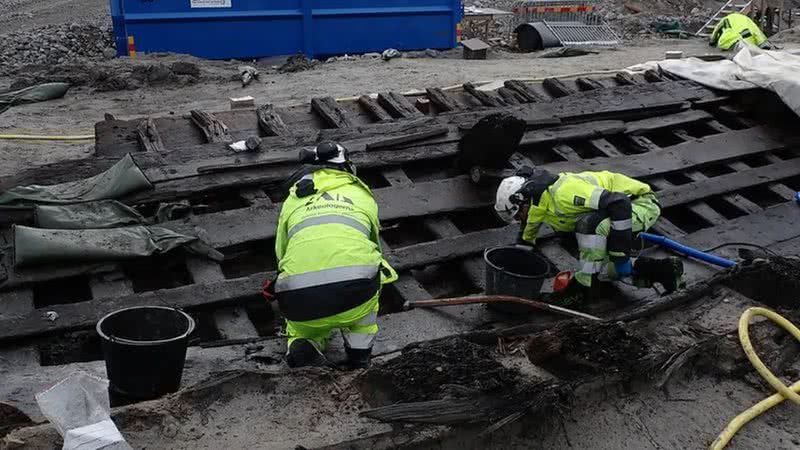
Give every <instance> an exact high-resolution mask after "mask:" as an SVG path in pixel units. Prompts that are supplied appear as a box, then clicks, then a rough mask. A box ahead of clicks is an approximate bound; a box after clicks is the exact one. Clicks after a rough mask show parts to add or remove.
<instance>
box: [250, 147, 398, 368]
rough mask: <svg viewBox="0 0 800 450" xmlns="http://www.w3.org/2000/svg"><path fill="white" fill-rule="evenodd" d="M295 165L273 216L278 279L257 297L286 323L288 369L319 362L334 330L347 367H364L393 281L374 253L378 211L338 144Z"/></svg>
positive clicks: (380, 257)
mask: <svg viewBox="0 0 800 450" xmlns="http://www.w3.org/2000/svg"><path fill="white" fill-rule="evenodd" d="M300 160H301V162H304V163H307V164H306V165H304V166H303V167H302V168H301V169H300V170H298V171H297V172H296V173H295V174H294V175H293V176H292V177H291V178H290V179H289V181H288V182H287V186H288V191H289V195H288V198H287V199H286V201H285V202H284V203H283V206H282V207H281V211H280V215H279V217H278V229H277V233H276V240H275V255H276V257H277V260H278V274H277V277H276V278H275V279H274V280H266V281H265V283H264V296H265V297H266V298H267V299H268V300H272V299H273V298H274V299H276V300H277V301H278V307H279V308H280V310H281V313H282V314H283V316H284V317H285V318H286V333H287V335H288V337H289V340H288V344H287V346H288V350H287V354H286V361H287V363H288V365H289V366H290V367H300V366H309V365H322V364H326V362H327V360H326V358H325V357H324V352H325V348H326V344H327V341H328V338H329V336H330V333H331V332H332V331H333V330H334V329H340V330H341V331H342V335H343V337H344V342H345V350H346V352H347V356H348V361H349V364H350V366H351V367H352V368H364V367H367V366H368V364H369V360H370V354H371V351H372V343H373V341H374V340H375V335H376V334H377V333H378V323H377V315H378V298H379V296H380V292H381V286H382V285H384V284H387V283H391V282H393V281H395V280H396V279H397V274H396V273H395V271H394V270H393V269H392V268H391V267H390V266H389V264H388V263H387V262H386V260H385V259H384V258H383V255H382V253H381V246H380V240H379V237H378V231H379V229H380V223H379V221H378V205H377V203H376V202H375V199H374V198H373V196H372V192H371V191H370V189H369V188H368V187H367V185H366V184H364V182H362V181H361V180H360V179H359V178H358V177H357V176H356V169H355V166H354V165H353V164H352V163H351V162H350V160H349V159H348V157H347V150H346V149H345V148H344V147H342V146H341V145H339V144H336V143H332V142H325V143H322V144H320V145H318V146H317V147H316V148H315V149H314V150H313V151H308V150H306V151H302V152H301V154H300Z"/></svg>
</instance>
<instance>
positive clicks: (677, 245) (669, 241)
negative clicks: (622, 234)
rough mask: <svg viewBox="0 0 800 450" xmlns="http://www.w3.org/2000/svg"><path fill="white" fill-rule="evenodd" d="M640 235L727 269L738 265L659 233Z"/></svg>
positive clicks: (647, 239)
mask: <svg viewBox="0 0 800 450" xmlns="http://www.w3.org/2000/svg"><path fill="white" fill-rule="evenodd" d="M639 236H640V237H641V238H642V239H644V240H645V241H649V242H653V243H655V244H658V245H660V246H662V247H666V248H669V249H672V250H675V251H676V252H678V253H683V254H684V255H686V256H691V257H692V258H696V259H699V260H700V261H705V262H707V263H709V264H714V265H715V266H720V267H724V268H726V269H727V268H728V267H733V266H735V265H736V263H735V262H733V261H731V260H730V259H725V258H720V257H719V256H716V255H712V254H710V253H705V252H701V251H700V250H696V249H693V248H691V247H687V246H685V245H683V244H681V243H679V242H675V241H673V240H672V239H669V238H666V237H664V236H659V235H657V234H650V233H639Z"/></svg>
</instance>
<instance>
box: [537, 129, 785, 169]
mask: <svg viewBox="0 0 800 450" xmlns="http://www.w3.org/2000/svg"><path fill="white" fill-rule="evenodd" d="M798 143H800V136H797V135H794V136H792V135H788V134H786V133H783V132H781V131H780V130H777V129H774V128H770V127H756V128H749V129H746V130H738V131H732V132H730V133H720V134H715V135H712V136H706V137H704V138H702V139H697V140H695V141H692V142H684V143H681V144H677V145H673V146H671V147H664V148H663V149H662V150H661V151H657V152H648V153H644V154H640V155H631V156H623V157H617V158H596V159H591V160H585V161H580V162H557V163H550V164H546V165H544V167H545V168H547V169H548V170H551V171H553V172H573V171H576V170H577V171H580V170H605V169H608V170H613V171H615V172H621V173H624V174H626V175H628V176H631V177H647V176H653V175H657V174H661V173H669V172H678V171H681V170H686V169H689V168H692V167H701V166H703V165H706V164H712V163H716V162H725V161H729V160H733V159H736V158H741V157H744V156H748V155H754V154H759V153H763V152H767V151H772V150H780V149H783V148H786V147H791V146H793V145H797V144H798Z"/></svg>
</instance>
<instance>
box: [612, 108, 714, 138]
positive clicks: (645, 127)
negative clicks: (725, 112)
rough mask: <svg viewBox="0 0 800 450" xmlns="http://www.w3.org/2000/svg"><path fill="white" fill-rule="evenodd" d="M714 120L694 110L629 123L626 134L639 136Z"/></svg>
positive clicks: (704, 113)
mask: <svg viewBox="0 0 800 450" xmlns="http://www.w3.org/2000/svg"><path fill="white" fill-rule="evenodd" d="M713 118H714V116H712V115H711V114H709V113H707V112H705V111H702V110H697V109H692V110H689V111H684V112H680V113H677V114H670V115H667V116H661V117H652V118H649V119H642V120H637V121H633V122H628V123H627V124H626V126H627V130H626V133H627V134H630V135H634V136H637V135H642V134H645V133H648V132H651V131H655V130H659V129H663V128H670V127H676V126H681V125H686V124H687V123H693V122H700V121H704V120H711V119H713Z"/></svg>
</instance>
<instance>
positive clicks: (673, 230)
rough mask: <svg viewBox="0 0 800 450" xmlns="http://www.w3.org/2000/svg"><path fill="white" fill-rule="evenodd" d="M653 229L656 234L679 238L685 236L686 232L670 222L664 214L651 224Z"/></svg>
mask: <svg viewBox="0 0 800 450" xmlns="http://www.w3.org/2000/svg"><path fill="white" fill-rule="evenodd" d="M652 229H653V231H655V232H656V233H658V234H661V235H664V236H668V237H671V238H673V239H675V238H680V237H683V236H686V232H685V231H683V230H682V229H681V228H680V227H678V226H677V225H675V224H674V223H672V222H670V221H669V219H667V218H666V217H664V216H661V217H659V218H658V221H657V222H656V224H655V225H653V228H652Z"/></svg>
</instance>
